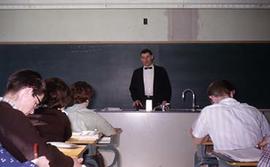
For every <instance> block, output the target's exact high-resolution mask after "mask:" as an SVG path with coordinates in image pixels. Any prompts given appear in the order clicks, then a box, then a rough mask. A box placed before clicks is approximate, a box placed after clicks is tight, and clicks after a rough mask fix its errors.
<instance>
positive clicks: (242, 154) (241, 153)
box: [215, 147, 262, 162]
mask: <svg viewBox="0 0 270 167" xmlns="http://www.w3.org/2000/svg"><path fill="white" fill-rule="evenodd" d="M215 152H217V153H219V154H222V155H224V156H226V157H228V158H230V159H232V160H234V161H239V162H257V161H259V159H260V157H261V154H262V150H259V149H257V148H255V147H254V148H246V149H239V150H215Z"/></svg>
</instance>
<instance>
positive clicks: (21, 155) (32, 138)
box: [0, 110, 75, 167]
mask: <svg viewBox="0 0 270 167" xmlns="http://www.w3.org/2000/svg"><path fill="white" fill-rule="evenodd" d="M10 120H12V121H10ZM0 141H1V144H2V146H3V147H5V148H6V149H7V150H8V151H9V152H10V153H11V154H12V155H13V156H14V157H15V158H16V159H18V160H20V161H21V162H24V161H27V160H32V159H34V152H33V146H34V144H38V148H39V149H38V154H39V156H45V157H46V158H47V159H48V160H49V161H50V166H51V167H59V166H65V167H72V166H73V164H74V162H75V161H74V162H73V159H72V158H70V157H67V156H65V155H64V154H63V153H62V152H60V151H59V150H58V149H57V148H56V147H54V146H51V145H48V144H46V143H45V141H44V140H43V139H42V138H41V137H40V136H39V134H38V132H37V130H36V129H35V127H34V126H33V125H32V124H31V123H30V121H29V119H28V118H27V117H25V116H24V115H23V114H22V113H21V112H20V111H18V110H10V111H3V110H2V111H1V115H0Z"/></svg>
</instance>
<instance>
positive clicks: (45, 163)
mask: <svg viewBox="0 0 270 167" xmlns="http://www.w3.org/2000/svg"><path fill="white" fill-rule="evenodd" d="M32 162H33V163H34V164H36V165H37V166H38V167H50V165H49V160H48V159H47V158H46V157H45V156H41V157H38V158H37V159H34V160H33V161H32Z"/></svg>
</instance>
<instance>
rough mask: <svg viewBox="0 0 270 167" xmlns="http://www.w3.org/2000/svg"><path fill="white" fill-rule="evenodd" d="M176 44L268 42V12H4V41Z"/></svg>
mask: <svg viewBox="0 0 270 167" xmlns="http://www.w3.org/2000/svg"><path fill="white" fill-rule="evenodd" d="M143 18H148V19H149V24H148V25H143V24H142V22H143ZM172 40H177V41H189V40H270V10H225V9H223V10H220V9H219V10H213V9H207V10H206V9H200V10H197V9H193V10H191V9H169V10H167V9H100V10H98V9H92V10H1V11H0V41H172Z"/></svg>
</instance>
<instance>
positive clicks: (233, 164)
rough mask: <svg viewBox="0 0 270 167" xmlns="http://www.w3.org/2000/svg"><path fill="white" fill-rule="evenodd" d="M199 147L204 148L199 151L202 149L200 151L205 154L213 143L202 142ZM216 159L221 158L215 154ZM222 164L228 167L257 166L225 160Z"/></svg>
mask: <svg viewBox="0 0 270 167" xmlns="http://www.w3.org/2000/svg"><path fill="white" fill-rule="evenodd" d="M201 145H203V146H204V147H201V149H204V150H202V151H204V152H205V153H206V152H207V151H209V150H207V147H210V146H213V145H214V144H213V142H212V141H211V140H208V141H205V142H203V143H202V144H201ZM213 155H215V156H216V157H218V158H219V159H222V157H220V156H218V155H217V154H213ZM223 161H224V163H226V164H228V165H230V166H236V167H242V166H243V167H253V166H257V164H258V162H231V161H230V162H228V161H226V160H223Z"/></svg>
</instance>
